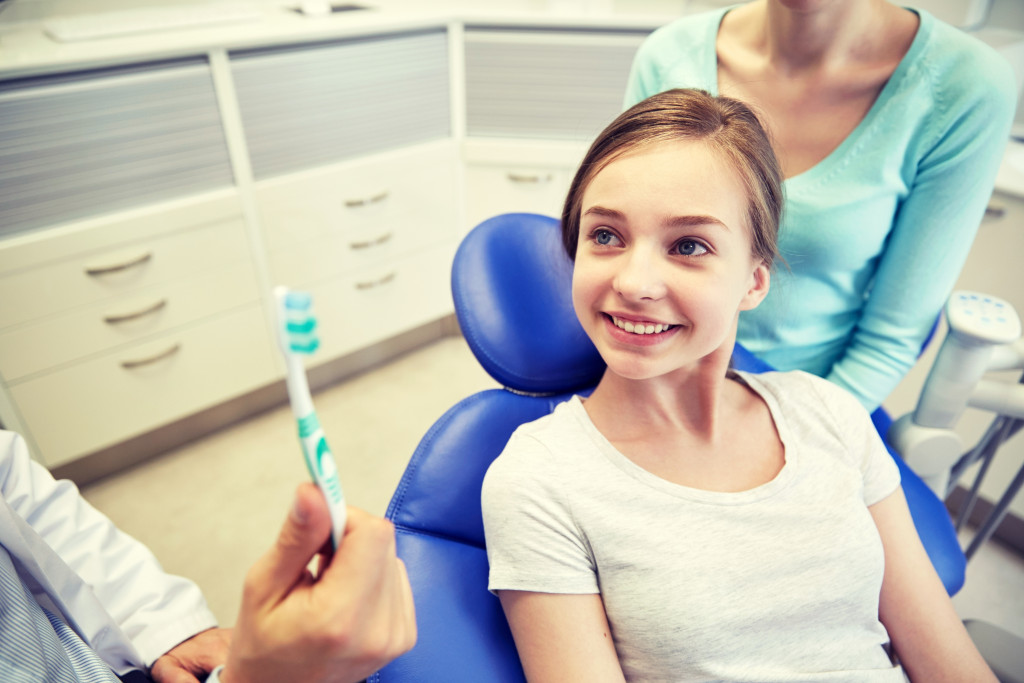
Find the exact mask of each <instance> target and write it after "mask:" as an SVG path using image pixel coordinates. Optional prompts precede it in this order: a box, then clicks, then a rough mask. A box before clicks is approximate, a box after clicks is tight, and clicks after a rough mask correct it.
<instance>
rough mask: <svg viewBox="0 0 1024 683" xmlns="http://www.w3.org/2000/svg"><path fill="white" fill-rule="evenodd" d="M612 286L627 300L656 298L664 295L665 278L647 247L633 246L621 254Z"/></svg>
mask: <svg viewBox="0 0 1024 683" xmlns="http://www.w3.org/2000/svg"><path fill="white" fill-rule="evenodd" d="M620 263H621V267H620V269H619V271H618V272H617V273H616V274H615V280H614V282H613V286H614V287H615V290H616V291H617V292H618V294H619V296H621V297H623V298H624V299H626V300H628V301H642V300H645V299H647V300H657V299H660V298H662V297H663V296H665V291H666V287H665V280H664V278H663V277H662V273H661V269H660V268H659V264H658V262H657V259H656V258H654V256H653V254H650V253H649V250H648V249H644V248H638V247H633V248H631V249H630V250H629V251H628V253H626V254H623V256H622V259H621V261H620Z"/></svg>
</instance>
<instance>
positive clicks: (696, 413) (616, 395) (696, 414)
mask: <svg viewBox="0 0 1024 683" xmlns="http://www.w3.org/2000/svg"><path fill="white" fill-rule="evenodd" d="M728 363H729V355H728V354H722V353H716V354H713V355H712V356H710V357H708V358H706V359H704V360H702V361H700V363H698V364H697V365H696V366H695V367H693V368H685V369H680V370H678V371H676V372H674V373H672V374H671V375H667V376H663V377H658V378H654V379H647V380H631V379H626V378H624V377H621V376H619V375H616V374H615V373H613V372H611V371H606V372H605V375H604V377H603V378H602V379H601V382H600V383H599V384H598V386H597V388H596V389H594V392H593V394H591V396H590V398H588V399H587V401H586V404H585V406H586V410H587V414H588V415H589V416H590V419H591V421H592V422H593V423H594V425H595V426H596V427H597V428H598V430H599V431H600V432H601V433H602V434H604V436H605V437H606V438H607V439H608V440H609V441H611V442H612V443H617V442H635V441H646V440H649V439H658V438H660V437H664V436H665V435H669V434H681V433H682V434H687V435H689V436H690V437H692V438H694V439H696V440H699V441H702V442H704V443H706V444H713V443H715V442H716V441H717V440H718V439H719V438H720V436H721V434H723V433H724V431H725V430H727V429H729V425H727V424H724V421H723V415H724V414H727V413H728V412H729V411H727V410H726V409H725V408H726V404H727V400H728V395H729V394H728V390H729V388H730V387H729V385H730V384H732V380H729V379H728V378H727V377H726V373H727V370H728Z"/></svg>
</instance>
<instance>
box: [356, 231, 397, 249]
mask: <svg viewBox="0 0 1024 683" xmlns="http://www.w3.org/2000/svg"><path fill="white" fill-rule="evenodd" d="M394 236H395V233H393V232H386V233H384V234H383V235H381V236H380V237H377V238H375V239H372V240H365V241H363V242H349V244H348V246H349V247H350V248H351V249H369V248H370V247H376V246H380V245H381V244H384V243H385V242H390V241H391V238H392V237H394Z"/></svg>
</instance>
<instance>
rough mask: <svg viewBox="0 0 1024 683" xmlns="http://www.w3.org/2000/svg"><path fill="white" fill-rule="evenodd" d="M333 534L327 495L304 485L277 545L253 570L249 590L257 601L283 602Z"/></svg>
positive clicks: (312, 486) (247, 582)
mask: <svg viewBox="0 0 1024 683" xmlns="http://www.w3.org/2000/svg"><path fill="white" fill-rule="evenodd" d="M330 534H331V518H330V513H329V512H328V510H327V502H326V501H325V500H324V497H323V494H322V493H320V490H319V489H318V488H316V486H314V485H313V484H308V483H306V484H302V485H301V486H299V488H298V489H297V490H296V492H295V501H294V503H293V504H292V509H291V511H290V512H289V514H288V518H287V519H286V520H285V522H284V525H283V526H282V527H281V532H280V533H279V534H278V536H277V540H276V541H275V542H274V545H273V546H271V548H270V550H268V551H267V552H266V553H265V554H264V555H263V557H261V558H260V559H259V560H257V561H256V563H255V564H254V565H253V567H252V569H251V570H250V571H249V576H248V578H247V580H246V587H247V589H248V590H249V591H251V594H252V595H253V597H255V598H256V599H257V600H262V601H270V602H275V603H276V602H278V601H280V600H281V599H282V598H283V597H284V596H285V595H286V594H287V593H288V592H289V591H290V590H291V589H292V588H293V587H294V586H295V584H296V583H297V582H299V581H301V580H302V577H304V576H305V575H306V573H307V572H306V566H307V565H308V564H309V562H310V560H312V559H313V556H314V555H316V553H317V551H318V550H319V549H320V548H321V547H322V546H323V544H324V542H325V541H326V540H327V539H329V538H330Z"/></svg>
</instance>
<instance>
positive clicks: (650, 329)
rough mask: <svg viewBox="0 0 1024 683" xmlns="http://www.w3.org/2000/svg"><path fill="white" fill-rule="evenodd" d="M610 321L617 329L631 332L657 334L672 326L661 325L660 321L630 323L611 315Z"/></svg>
mask: <svg viewBox="0 0 1024 683" xmlns="http://www.w3.org/2000/svg"><path fill="white" fill-rule="evenodd" d="M612 322H614V323H615V326H616V327H618V328H619V329H622V330H625V331H626V332H630V333H632V334H658V333H660V332H664V331H665V330H667V329H669V328H670V327H672V326H671V325H663V324H661V323H657V324H655V323H646V324H644V323H635V324H634V323H631V322H629V321H628V320H619V319H618V318H615V317H613V318H612Z"/></svg>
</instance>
